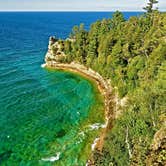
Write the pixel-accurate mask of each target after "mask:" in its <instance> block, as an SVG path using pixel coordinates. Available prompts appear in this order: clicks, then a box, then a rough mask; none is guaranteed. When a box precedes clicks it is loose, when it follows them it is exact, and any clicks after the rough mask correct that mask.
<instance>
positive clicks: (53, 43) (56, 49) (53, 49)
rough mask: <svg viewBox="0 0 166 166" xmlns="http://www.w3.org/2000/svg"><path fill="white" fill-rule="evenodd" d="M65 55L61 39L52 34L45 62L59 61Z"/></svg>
mask: <svg viewBox="0 0 166 166" xmlns="http://www.w3.org/2000/svg"><path fill="white" fill-rule="evenodd" d="M65 56H66V55H65V53H64V52H63V51H62V48H61V45H60V44H59V41H58V40H57V39H56V38H55V37H54V36H51V37H50V38H49V45H48V51H47V53H46V56H45V62H48V61H54V62H58V61H60V60H61V59H63V58H64V57H65Z"/></svg>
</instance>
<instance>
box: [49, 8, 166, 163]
mask: <svg viewBox="0 0 166 166" xmlns="http://www.w3.org/2000/svg"><path fill="white" fill-rule="evenodd" d="M146 10H147V11H148V12H147V13H144V14H143V15H141V16H139V17H131V18H130V19H129V20H125V19H124V17H123V14H122V13H121V12H118V11H117V12H115V13H114V14H113V16H112V18H110V19H103V20H98V21H97V22H95V23H93V24H92V25H91V27H90V30H89V31H87V30H85V29H84V25H83V24H81V25H80V26H75V27H74V28H73V30H72V32H71V34H70V37H69V38H68V39H66V40H61V39H59V40H58V39H57V40H56V39H53V40H56V41H55V42H56V43H57V44H53V45H52V47H51V48H50V50H51V51H52V54H53V55H55V56H54V57H53V58H54V60H55V61H56V62H58V63H67V64H69V63H71V62H73V61H74V62H77V63H80V64H83V65H84V66H86V67H90V68H92V69H93V70H95V71H96V72H98V73H100V74H101V75H102V76H103V77H104V78H105V79H106V80H109V81H110V84H111V86H112V87H113V93H114V94H118V96H119V98H121V99H123V98H124V97H125V98H127V104H126V105H125V106H124V107H123V108H121V110H122V112H121V114H120V115H119V116H118V118H116V119H115V120H113V121H112V122H111V125H112V126H113V127H110V130H108V131H107V133H106V136H105V139H104V147H103V149H102V151H99V150H97V149H96V150H95V151H94V152H93V155H92V157H91V158H92V161H91V165H97V166H108V165H109V166H111V165H112V166H114V165H115V166H128V165H132V166H143V165H147V166H151V165H156V166H157V165H161V166H162V165H166V106H165V104H166V95H165V91H166V13H164V12H162V13H161V12H159V11H157V10H153V11H149V10H148V8H147V9H146ZM49 60H50V61H51V60H52V59H47V61H49ZM114 111H115V110H114Z"/></svg>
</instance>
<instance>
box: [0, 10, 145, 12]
mask: <svg viewBox="0 0 166 166" xmlns="http://www.w3.org/2000/svg"><path fill="white" fill-rule="evenodd" d="M116 11H119V12H145V11H144V10H0V12H116Z"/></svg>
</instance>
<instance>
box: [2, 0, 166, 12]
mask: <svg viewBox="0 0 166 166" xmlns="http://www.w3.org/2000/svg"><path fill="white" fill-rule="evenodd" d="M147 2H148V0H0V11H116V10H120V11H142V7H144V6H146V3H147ZM157 6H158V7H159V10H161V11H166V0H159V4H158V5H157Z"/></svg>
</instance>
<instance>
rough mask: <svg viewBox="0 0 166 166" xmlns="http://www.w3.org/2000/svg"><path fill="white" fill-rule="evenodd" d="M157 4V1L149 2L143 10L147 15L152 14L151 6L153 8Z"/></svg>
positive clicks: (151, 0)
mask: <svg viewBox="0 0 166 166" xmlns="http://www.w3.org/2000/svg"><path fill="white" fill-rule="evenodd" d="M157 3H158V1H157V0H149V2H148V4H147V6H146V7H144V8H143V9H144V10H146V11H147V12H148V13H152V12H153V6H154V4H157Z"/></svg>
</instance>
